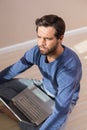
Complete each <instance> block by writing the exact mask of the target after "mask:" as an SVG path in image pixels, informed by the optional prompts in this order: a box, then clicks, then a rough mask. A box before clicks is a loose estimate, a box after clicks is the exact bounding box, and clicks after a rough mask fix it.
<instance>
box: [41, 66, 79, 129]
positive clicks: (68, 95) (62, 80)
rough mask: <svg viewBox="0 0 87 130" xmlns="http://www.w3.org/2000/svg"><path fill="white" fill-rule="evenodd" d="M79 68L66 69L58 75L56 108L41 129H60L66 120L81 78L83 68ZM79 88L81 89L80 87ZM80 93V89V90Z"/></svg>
mask: <svg viewBox="0 0 87 130" xmlns="http://www.w3.org/2000/svg"><path fill="white" fill-rule="evenodd" d="M78 70H79V72H77V70H76V69H75V70H73V71H72V70H64V72H61V73H60V75H58V79H57V82H58V89H57V95H56V98H55V108H54V111H53V113H52V115H50V116H49V118H48V119H47V120H46V121H45V122H44V123H43V125H42V126H41V128H40V129H39V130H59V128H60V127H61V125H62V124H63V123H64V122H65V120H66V118H67V114H68V112H69V107H70V104H71V101H72V97H73V94H74V92H75V90H76V89H77V87H80V86H78V83H79V82H80V78H81V68H79V69H78ZM78 90H79V89H78ZM78 93H79V91H78Z"/></svg>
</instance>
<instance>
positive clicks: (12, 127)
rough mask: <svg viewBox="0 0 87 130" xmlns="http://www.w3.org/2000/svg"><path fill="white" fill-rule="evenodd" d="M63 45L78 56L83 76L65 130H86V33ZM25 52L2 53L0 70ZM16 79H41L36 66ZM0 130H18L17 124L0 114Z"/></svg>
mask: <svg viewBox="0 0 87 130" xmlns="http://www.w3.org/2000/svg"><path fill="white" fill-rule="evenodd" d="M64 44H65V45H66V46H68V47H70V48H72V49H73V50H74V51H76V53H77V54H78V55H79V57H80V59H81V62H82V65H83V76H82V81H81V91H80V98H79V101H78V104H77V106H76V107H75V109H74V110H73V112H72V114H71V115H70V118H69V121H68V123H67V128H66V130H87V85H86V81H87V33H85V34H79V35H76V36H70V37H65V40H64ZM25 50H27V48H25V49H24V50H23V49H21V50H20V51H14V52H9V53H7V52H4V54H0V61H1V63H0V70H2V69H3V68H4V67H6V66H8V65H10V64H12V63H14V62H16V61H17V60H18V59H19V58H20V57H21V56H22V55H23V54H24V52H25ZM18 77H22V78H23V77H24V78H36V79H37V78H41V75H40V73H39V71H38V69H37V67H36V66H34V67H33V68H31V69H30V70H28V71H26V72H24V73H22V74H20V75H19V76H18ZM0 130H20V128H19V127H18V124H17V123H16V122H15V121H13V120H12V119H10V118H9V117H7V116H6V115H5V114H2V113H0Z"/></svg>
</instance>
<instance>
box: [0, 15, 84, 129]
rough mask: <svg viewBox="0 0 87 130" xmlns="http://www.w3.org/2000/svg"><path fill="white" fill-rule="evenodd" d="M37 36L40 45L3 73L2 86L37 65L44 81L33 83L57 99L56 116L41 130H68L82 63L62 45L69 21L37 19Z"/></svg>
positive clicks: (56, 18) (53, 115)
mask: <svg viewBox="0 0 87 130" xmlns="http://www.w3.org/2000/svg"><path fill="white" fill-rule="evenodd" d="M36 33H37V40H38V43H37V45H36V46H34V47H33V48H32V49H30V50H29V51H27V52H26V53H25V55H24V56H23V57H22V58H21V59H20V60H19V61H18V62H17V63H15V64H13V65H11V66H10V67H8V68H6V69H4V70H3V71H2V72H1V73H0V83H1V84H2V83H5V82H6V81H8V80H11V79H12V78H13V77H15V76H16V75H18V74H19V73H21V72H23V71H25V70H27V69H29V68H30V67H31V66H32V65H34V64H35V65H37V66H38V68H39V70H40V72H41V74H42V76H43V79H42V80H41V81H36V80H32V82H34V83H35V84H39V86H41V87H42V89H43V90H44V91H45V92H46V93H47V94H48V95H49V96H51V97H52V98H54V100H55V108H54V110H53V112H52V114H51V115H50V116H49V117H48V119H47V120H46V121H45V122H44V123H43V124H42V126H41V127H40V128H39V130H64V128H65V126H64V124H65V122H66V120H67V117H68V114H69V111H70V110H71V106H74V105H75V104H76V102H77V100H78V97H79V90H80V80H81V76H82V66H81V62H80V60H79V58H78V56H77V55H76V54H75V52H73V51H72V50H71V49H69V48H68V47H66V46H64V45H63V44H62V42H63V38H64V33H65V22H64V20H63V19H62V18H61V17H58V16H56V15H45V16H43V17H41V18H40V19H37V20H36ZM8 83H9V84H10V82H8ZM40 84H41V85H40ZM1 88H2V85H1ZM14 89H15V88H14ZM16 89H17V88H16Z"/></svg>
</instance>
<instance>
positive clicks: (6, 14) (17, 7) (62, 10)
mask: <svg viewBox="0 0 87 130" xmlns="http://www.w3.org/2000/svg"><path fill="white" fill-rule="evenodd" d="M50 13H54V14H57V15H59V16H61V17H63V18H64V20H65V22H66V25H67V30H70V29H74V28H79V27H83V26H87V17H86V13H87V0H0V47H3V46H8V45H11V44H16V43H19V42H24V41H27V40H31V39H34V38H35V37H36V36H35V25H34V21H35V19H36V18H37V17H40V16H42V15H45V14H50Z"/></svg>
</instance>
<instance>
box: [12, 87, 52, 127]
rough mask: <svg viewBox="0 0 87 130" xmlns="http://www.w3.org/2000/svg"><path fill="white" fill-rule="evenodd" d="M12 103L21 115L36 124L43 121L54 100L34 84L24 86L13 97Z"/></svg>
mask: <svg viewBox="0 0 87 130" xmlns="http://www.w3.org/2000/svg"><path fill="white" fill-rule="evenodd" d="M12 104H13V105H14V106H15V107H16V108H17V109H18V111H20V112H21V115H24V116H25V118H26V119H27V120H28V121H29V122H31V123H33V124H35V125H36V126H39V125H40V124H41V123H43V122H44V121H45V120H46V119H47V118H48V117H49V116H50V114H51V113H52V111H53V108H54V100H53V99H51V98H50V97H49V96H48V95H47V94H46V93H44V92H43V91H42V90H41V89H39V88H38V87H36V86H35V85H32V86H29V87H27V88H25V89H24V90H23V91H22V92H20V93H19V94H18V95H16V96H15V97H13V98H12ZM12 104H11V105H10V106H11V107H12ZM12 109H13V108H12ZM18 114H19V112H18ZM24 120H25V119H24Z"/></svg>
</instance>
